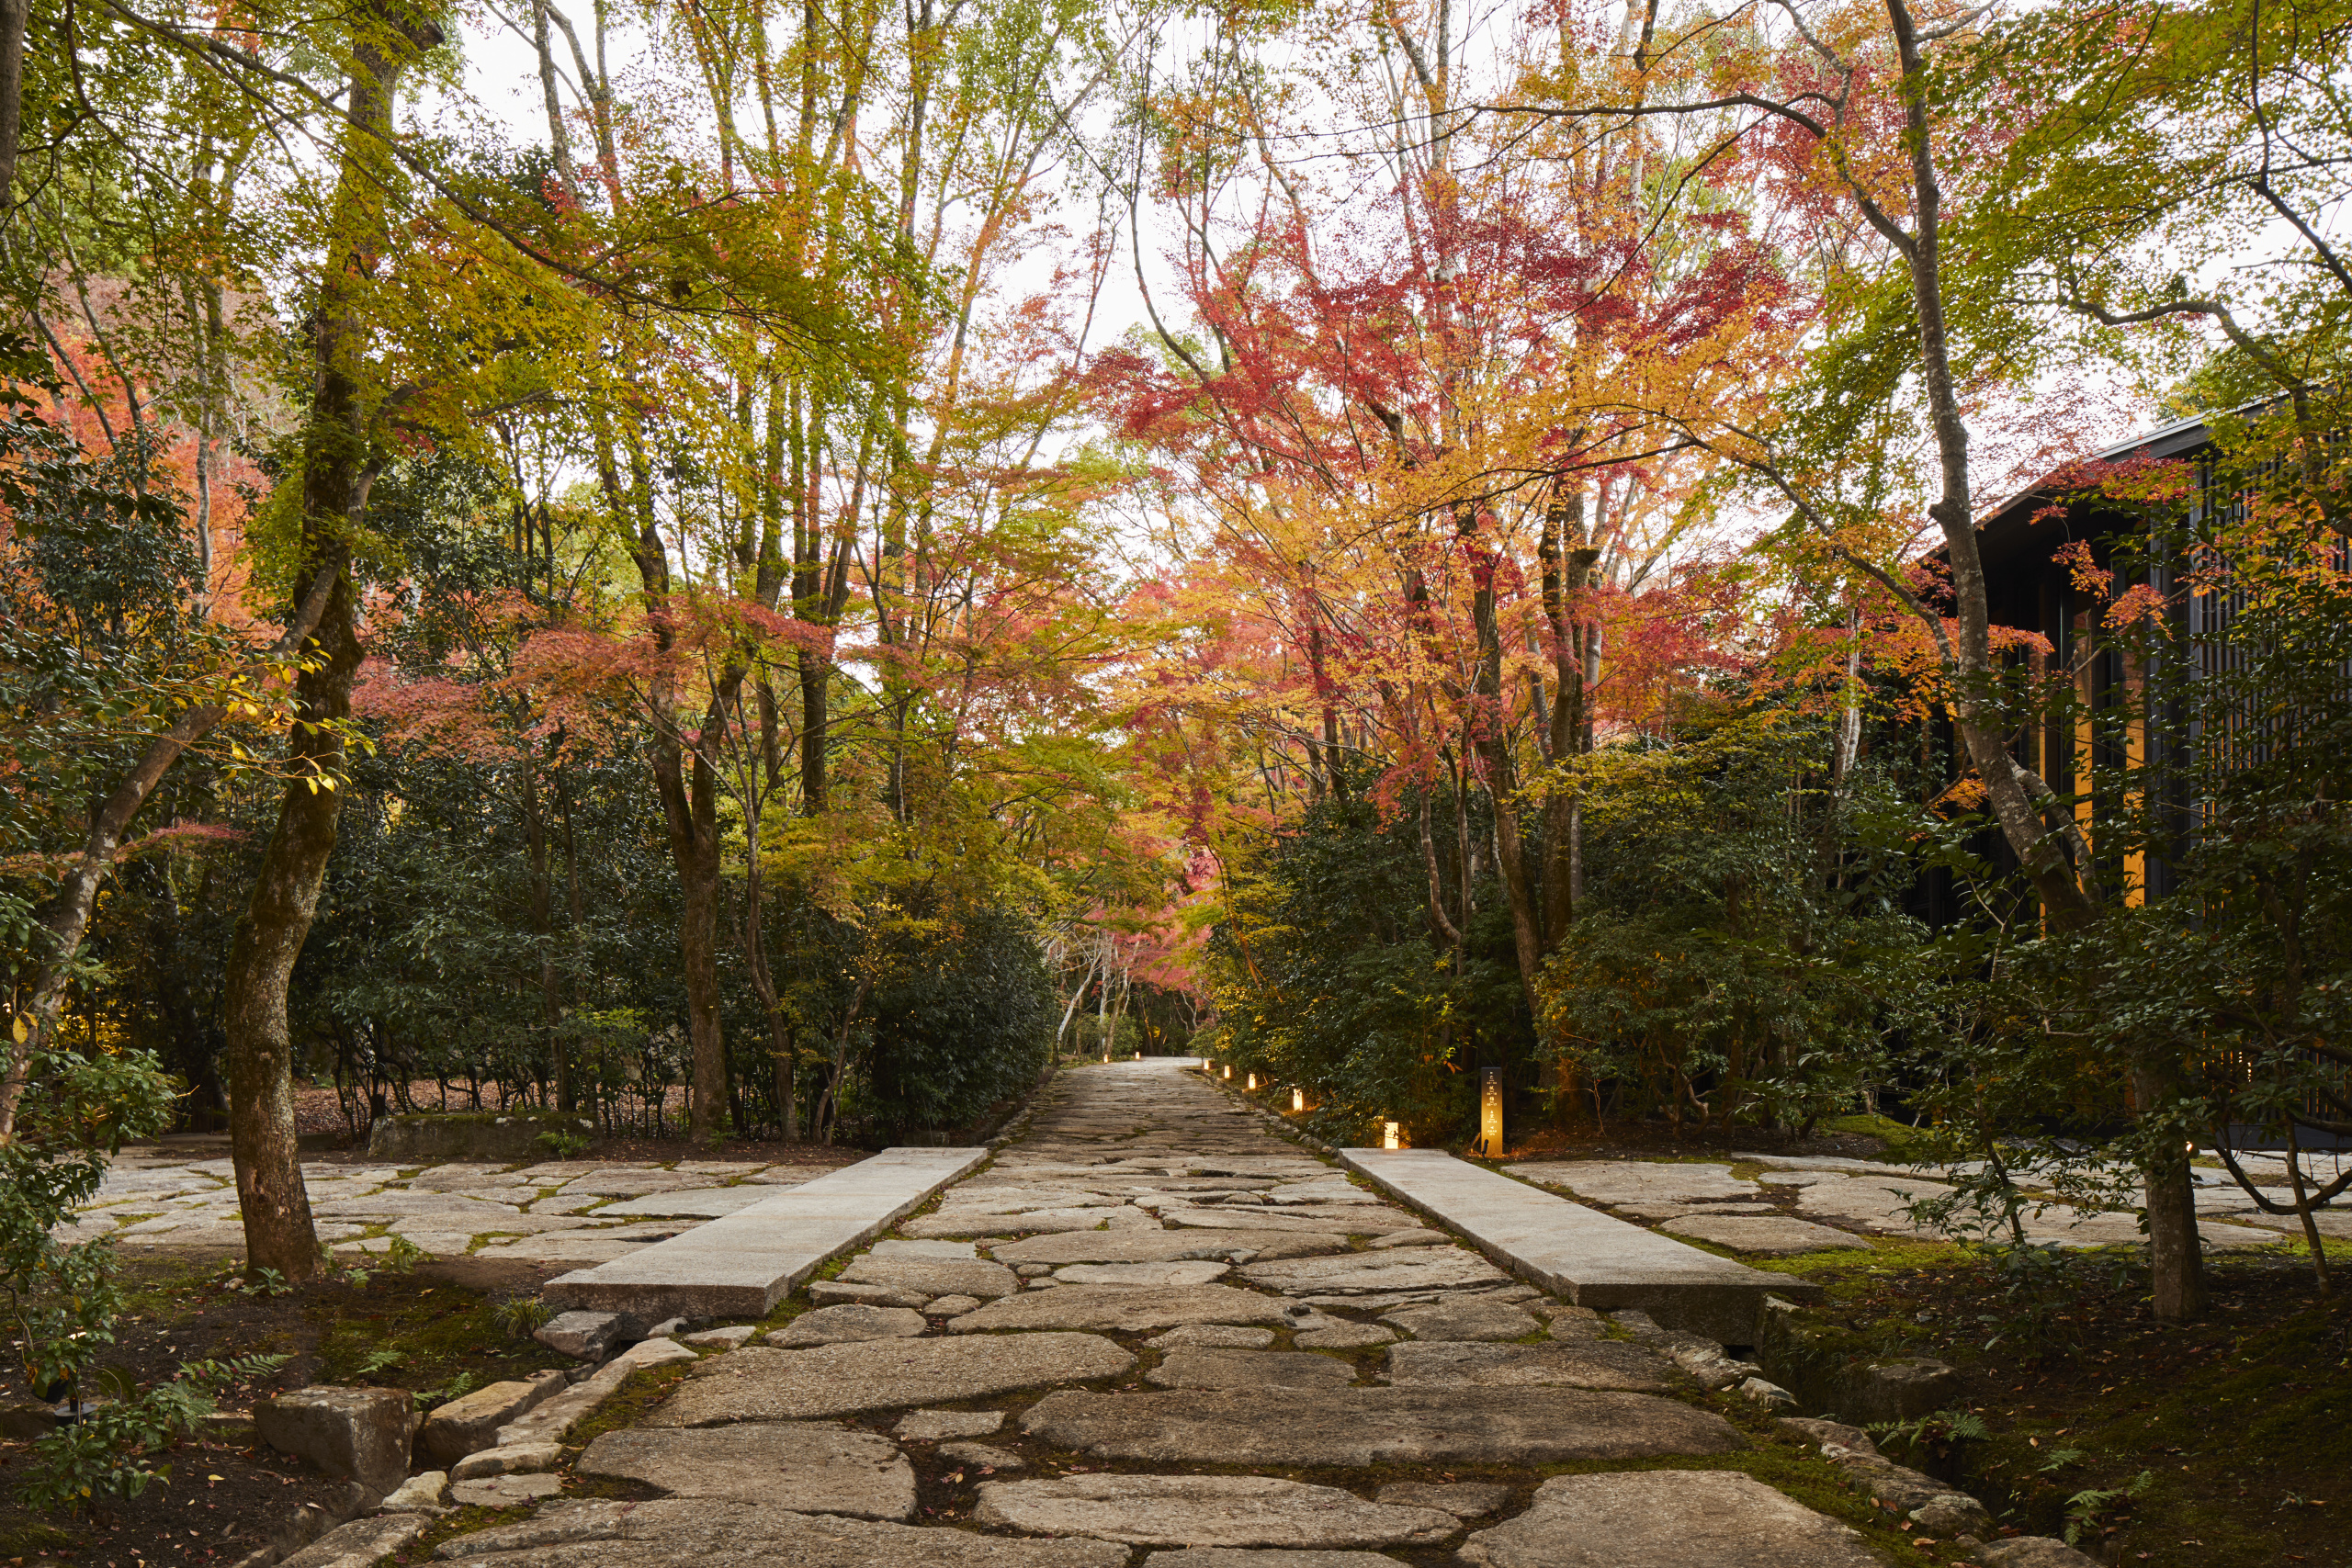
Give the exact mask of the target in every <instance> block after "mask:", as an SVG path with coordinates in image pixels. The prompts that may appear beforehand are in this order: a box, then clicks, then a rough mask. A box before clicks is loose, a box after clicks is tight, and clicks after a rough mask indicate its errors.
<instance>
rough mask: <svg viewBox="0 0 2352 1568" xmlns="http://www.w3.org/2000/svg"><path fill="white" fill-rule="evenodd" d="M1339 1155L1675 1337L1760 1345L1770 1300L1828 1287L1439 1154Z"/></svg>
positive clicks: (1476, 1237) (1472, 1232) (1460, 1225)
mask: <svg viewBox="0 0 2352 1568" xmlns="http://www.w3.org/2000/svg"><path fill="white" fill-rule="evenodd" d="M1337 1152H1338V1154H1339V1156H1340V1159H1341V1160H1342V1161H1344V1162H1345V1163H1346V1164H1347V1166H1348V1167H1349V1168H1351V1169H1352V1170H1355V1171H1358V1172H1360V1173H1361V1174H1362V1175H1363V1176H1364V1177H1365V1178H1367V1179H1370V1180H1371V1182H1372V1183H1373V1185H1374V1186H1376V1187H1378V1188H1379V1189H1380V1190H1382V1191H1384V1192H1386V1193H1387V1194H1388V1195H1389V1196H1390V1197H1393V1198H1395V1199H1397V1201H1399V1202H1402V1203H1405V1204H1408V1205H1409V1206H1410V1207H1412V1208H1414V1209H1418V1210H1419V1211H1420V1212H1421V1213H1425V1214H1427V1215H1429V1216H1430V1218H1432V1219H1434V1220H1436V1221H1438V1222H1439V1223H1440V1224H1444V1225H1445V1226H1447V1227H1448V1228H1450V1229H1452V1230H1454V1231H1456V1232H1459V1233H1460V1234H1461V1235H1464V1236H1466V1237H1468V1238H1469V1240H1470V1242H1471V1244H1472V1245H1473V1246H1475V1247H1477V1248H1478V1250H1479V1251H1481V1252H1483V1253H1485V1254H1486V1255H1487V1257H1488V1258H1493V1259H1494V1260H1495V1261H1496V1262H1497V1263H1498V1264H1500V1265H1501V1266H1502V1267H1504V1268H1505V1269H1510V1271H1511V1272H1512V1273H1514V1274H1517V1275H1518V1276H1519V1277H1520V1278H1521V1279H1523V1280H1527V1281H1529V1282H1530V1283H1531V1284H1536V1285H1541V1286H1543V1287H1544V1289H1545V1290H1547V1291H1550V1292H1553V1293H1555V1294H1556V1295H1560V1296H1565V1297H1566V1298H1567V1299H1568V1300H1569V1301H1572V1302H1574V1303H1577V1305H1578V1306H1588V1307H1592V1308H1594V1309H1595V1310H1597V1311H1600V1312H1613V1311H1616V1310H1617V1309H1619V1308H1621V1307H1636V1308H1639V1309H1640V1310H1641V1311H1643V1312H1645V1313H1647V1314H1649V1315H1650V1316H1651V1317H1652V1318H1654V1319H1656V1320H1657V1322H1658V1323H1659V1324H1660V1325H1663V1326H1665V1327H1668V1328H1681V1329H1687V1330H1689V1331H1690V1332H1691V1333H1693V1334H1703V1335H1705V1336H1706V1337H1708V1338H1710V1339H1713V1340H1716V1341H1718V1342H1719V1343H1722V1344H1725V1345H1753V1344H1755V1343H1756V1323H1757V1317H1758V1313H1759V1312H1760V1311H1761V1310H1762V1308H1763V1304H1764V1298H1765V1297H1766V1296H1768V1295H1777V1296H1782V1297H1787V1298H1789V1299H1791V1300H1797V1301H1803V1300H1809V1299H1811V1298H1813V1297H1815V1296H1818V1295H1819V1294H1820V1293H1821V1290H1820V1287H1819V1286H1817V1285H1810V1284H1807V1283H1806V1282H1805V1281H1804V1280H1799V1279H1795V1278H1793V1277H1792V1276H1790V1275H1787V1274H1770V1273H1766V1272H1765V1271H1763V1270H1762V1269H1750V1268H1747V1267H1746V1266H1745V1265H1743V1264H1738V1263H1734V1262H1732V1261H1731V1260H1730V1259H1729V1258H1718V1257H1716V1256H1715V1255H1714V1254H1713V1253H1712V1252H1702V1251H1700V1250H1699V1249H1698V1248H1697V1247H1685V1246H1684V1245H1682V1243H1680V1242H1679V1241H1676V1240H1674V1239H1673V1238H1672V1237H1671V1236H1666V1235H1659V1234H1658V1233H1657V1232H1656V1231H1646V1230H1644V1229H1643V1228H1642V1227H1641V1226H1639V1225H1635V1224H1626V1223H1625V1222H1624V1221H1623V1220H1615V1219H1611V1218H1610V1217H1609V1216H1608V1215H1607V1214H1603V1213H1596V1212H1595V1211H1593V1210H1591V1209H1588V1208H1586V1207H1585V1206H1584V1205H1583V1204H1581V1203H1572V1202H1570V1201H1568V1200H1566V1198H1562V1197H1558V1196H1555V1194H1553V1193H1550V1192H1546V1191H1544V1190H1542V1189H1541V1188H1537V1187H1532V1186H1530V1185H1528V1184H1527V1183H1526V1182H1523V1181H1514V1180H1512V1179H1510V1177H1508V1176H1500V1175H1498V1174H1497V1173H1495V1172H1494V1171H1491V1170H1487V1169H1483V1168H1480V1167H1478V1166H1475V1165H1472V1164H1470V1163H1468V1162H1467V1161H1464V1160H1458V1159H1455V1158H1454V1157H1453V1156H1452V1155H1449V1154H1446V1153H1444V1152H1442V1151H1441V1150H1438V1149H1340V1150H1339V1151H1337Z"/></svg>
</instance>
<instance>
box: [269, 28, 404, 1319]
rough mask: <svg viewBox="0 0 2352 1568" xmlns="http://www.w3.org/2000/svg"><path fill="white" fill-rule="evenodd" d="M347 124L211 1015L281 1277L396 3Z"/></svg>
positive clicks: (291, 1200)
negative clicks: (244, 839) (305, 968)
mask: <svg viewBox="0 0 2352 1568" xmlns="http://www.w3.org/2000/svg"><path fill="white" fill-rule="evenodd" d="M353 31H354V36H353V47H352V51H351V81H350V90H349V94H348V96H347V97H346V99H345V103H346V106H347V112H348V114H349V116H350V125H349V126H348V127H347V128H346V130H345V133H344V139H343V151H342V164H341V167H340V168H339V170H338V171H337V174H336V181H335V197H334V211H333V217H332V224H333V227H332V228H331V230H330V231H329V235H328V250H327V256H326V265H325V267H324V269H323V271H322V275H321V277H320V287H319V302H318V308H317V310H316V311H315V313H314V314H313V316H312V318H311V352H312V362H313V365H314V367H315V368H314V373H313V374H314V379H313V382H312V395H311V419H310V423H309V426H308V427H307V429H306V430H305V431H304V433H303V443H302V480H301V483H302V558H303V570H302V572H301V576H300V579H298V581H304V582H308V581H311V580H312V579H313V578H314V577H315V576H316V575H317V574H318V573H319V572H321V571H322V570H328V569H329V568H330V567H332V568H333V570H334V586H333V588H332V589H331V590H330V592H329V594H328V599H327V604H326V609H325V613H324V614H323V615H322V617H321V619H320V622H319V627H318V631H317V633H316V635H315V636H314V637H312V638H311V641H310V642H309V643H308V644H307V645H306V651H308V652H309V653H311V655H312V656H313V661H312V663H311V667H310V668H308V669H306V670H305V671H303V672H302V674H301V676H300V679H299V680H298V681H297V682H296V683H295V699H296V707H295V719H294V726H293V730H292V733H291V734H290V736H289V737H288V746H287V752H288V761H289V762H291V763H292V764H293V766H294V776H293V778H292V779H291V782H289V783H288V784H287V786H286V795H285V798H284V800H283V801H281V802H280V804H279V806H278V813H277V827H276V828H275V829H273V830H272V831H271V833H270V837H269V844H268V847H267V848H266V849H265V850H264V851H263V852H262V861H261V867H260V871H259V873H258V874H257V875H256V877H255V879H254V896H253V902H252V904H251V905H250V906H249V907H248V908H247V909H246V912H245V915H244V918H243V919H242V920H240V921H239V922H238V925H237V931H236V935H235V937H234V938H233V939H232V942H231V943H230V948H229V964H228V971H227V975H226V976H225V984H224V987H223V990H224V1004H223V1012H224V1015H225V1017H224V1021H225V1024H226V1026H227V1035H228V1042H227V1049H226V1052H225V1055H226V1056H227V1058H228V1063H229V1135H230V1154H231V1156H232V1159H233V1160H234V1162H235V1166H236V1173H237V1196H238V1200H239V1202H240V1203H241V1204H242V1205H243V1211H244V1228H245V1266H246V1268H247V1269H254V1270H258V1269H276V1270H277V1272H278V1273H279V1274H281V1275H283V1276H285V1277H286V1278H287V1279H288V1280H300V1279H308V1278H309V1277H310V1276H311V1274H312V1273H313V1272H314V1271H315V1270H316V1269H317V1267H318V1238H317V1235H316V1234H315V1232H314V1231H313V1230H312V1228H311V1203H310V1198H309V1195H308V1194H307V1193H306V1192H305V1191H304V1190H303V1188H302V1168H301V1164H300V1159H299V1157H298V1153H297V1143H296V1138H295V1130H294V1093H293V1043H292V1040H291V1038H290V1032H289V1029H288V1021H287V1010H286V1004H287V984H288V981H289V980H290V979H291V978H292V976H293V973H294V962H295V960H296V959H297V958H299V957H300V955H301V952H302V943H303V941H304V939H306V938H307V937H308V936H309V935H310V930H311V918H312V916H314V915H315V914H316V913H317V912H318V907H319V888H320V886H321V884H322V882H323V881H324V880H325V876H326V867H327V859H328V857H329V856H330V855H331V854H333V853H334V838H335V819H336V817H337V816H338V814H339V813H340V811H341V809H342V806H343V792H342V790H341V788H340V787H339V786H340V784H341V783H342V775H343V766H344V752H343V738H342V728H341V726H342V722H343V721H344V720H345V718H347V717H348V716H349V715H350V712H351V682H352V678H353V676H354V675H355V674H356V672H357V671H358V669H359V657H360V647H359V635H358V629H357V626H356V620H355V613H356V605H355V604H354V596H353V592H352V588H351V583H350V581H349V579H348V578H347V577H346V576H345V574H344V572H343V570H342V567H343V557H344V544H343V541H344V540H345V538H347V537H348V536H349V535H350V533H351V532H352V531H353V530H354V529H355V528H356V526H357V525H359V524H360V522H361V520H362V519H363V518H364V517H365V515H366V513H367V509H368V487H369V485H370V484H371V483H372V482H373V480H374V478H375V472H376V469H375V466H374V463H373V461H372V459H371V455H370V454H371V448H372V446H373V445H374V443H373V442H372V441H371V439H370V437H371V428H370V427H371V425H372V424H373V413H374V411H373V408H372V407H371V405H370V401H369V399H368V397H367V396H366V395H365V393H364V392H363V390H362V387H361V383H360V380H359V376H360V372H361V367H362V364H363V359H364V355H365V354H366V349H367V333H366V328H365V323H364V321H363V320H362V311H363V310H364V309H365V295H366V292H367V285H368V276H369V274H370V273H372V272H373V270H374V268H375V265H376V260H377V253H378V251H379V249H380V248H381V246H382V243H383V241H384V235H385V232H386V226H387V221H388V220H387V215H386V213H385V212H384V209H383V208H382V206H381V203H382V201H383V199H384V193H385V192H386V191H388V190H390V189H391V188H393V182H392V181H391V179H390V174H391V168H390V159H389V158H388V157H387V156H386V155H385V143H386V141H387V140H388V139H389V138H390V135H391V130H392V102H393V94H394V90H395V88H396V86H397V85H398V82H399V78H400V73H401V68H402V67H403V66H404V65H406V64H407V63H408V62H409V61H411V60H413V59H414V58H415V56H416V55H417V54H418V53H419V52H420V51H424V50H426V49H429V48H431V47H433V46H434V45H435V44H437V43H439V42H440V41H441V31H440V28H437V27H435V25H434V24H433V23H432V22H431V21H430V20H429V19H427V18H425V17H424V16H422V15H421V14H419V13H417V12H414V11H412V10H409V9H408V8H406V7H405V6H402V7H401V8H399V9H397V10H395V9H390V8H388V7H385V6H368V7H366V8H363V9H362V10H361V11H360V12H359V13H358V14H357V16H356V17H355V20H354V28H353Z"/></svg>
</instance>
